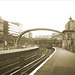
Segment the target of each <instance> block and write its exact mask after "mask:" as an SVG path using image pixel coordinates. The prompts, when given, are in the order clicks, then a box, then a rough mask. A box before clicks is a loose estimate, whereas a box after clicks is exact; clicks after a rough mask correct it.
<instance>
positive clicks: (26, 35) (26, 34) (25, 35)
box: [23, 32, 32, 38]
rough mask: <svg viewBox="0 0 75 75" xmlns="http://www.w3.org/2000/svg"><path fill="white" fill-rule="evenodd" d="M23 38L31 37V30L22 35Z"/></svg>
mask: <svg viewBox="0 0 75 75" xmlns="http://www.w3.org/2000/svg"><path fill="white" fill-rule="evenodd" d="M23 36H24V37H25V38H32V32H27V33H25V34H24V35H23Z"/></svg>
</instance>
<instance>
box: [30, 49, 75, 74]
mask: <svg viewBox="0 0 75 75" xmlns="http://www.w3.org/2000/svg"><path fill="white" fill-rule="evenodd" d="M55 49H56V50H55V52H54V54H53V55H52V56H50V57H49V58H48V60H45V61H44V62H45V63H44V62H43V63H42V64H41V65H39V66H38V67H37V68H36V69H35V70H34V71H33V72H31V73H30V75H75V53H72V52H70V51H67V50H65V49H62V48H55Z"/></svg>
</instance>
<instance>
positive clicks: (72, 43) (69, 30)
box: [62, 17, 75, 51]
mask: <svg viewBox="0 0 75 75" xmlns="http://www.w3.org/2000/svg"><path fill="white" fill-rule="evenodd" d="M62 33H63V34H64V35H65V36H66V37H67V39H68V45H69V49H70V51H75V20H73V19H72V18H71V17H70V18H69V21H68V23H66V25H65V30H64V31H63V32H62ZM62 47H63V48H66V47H67V45H66V42H65V40H64V39H63V40H62Z"/></svg>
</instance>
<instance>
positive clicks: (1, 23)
mask: <svg viewBox="0 0 75 75" xmlns="http://www.w3.org/2000/svg"><path fill="white" fill-rule="evenodd" d="M3 30H4V29H3V19H2V18H1V17H0V37H1V36H2V35H3Z"/></svg>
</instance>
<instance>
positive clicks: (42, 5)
mask: <svg viewBox="0 0 75 75" xmlns="http://www.w3.org/2000/svg"><path fill="white" fill-rule="evenodd" d="M0 16H1V17H2V18H3V19H5V20H7V21H12V22H19V23H21V24H23V30H27V29H32V28H50V29H55V30H59V31H63V30H64V29H65V24H66V23H67V22H68V21H69V17H70V16H71V17H72V18H73V19H74V20H75V1H67V0H66V1H59V0H57V1H42V0H41V1H37V0H36V1H34V0H33V1H30V0H29V1H23V0H22V1H21V0H16V1H12V0H11V1H9V0H7V1H0ZM39 34H40V33H39ZM42 34H43V33H42Z"/></svg>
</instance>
